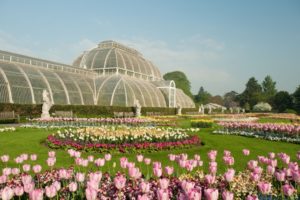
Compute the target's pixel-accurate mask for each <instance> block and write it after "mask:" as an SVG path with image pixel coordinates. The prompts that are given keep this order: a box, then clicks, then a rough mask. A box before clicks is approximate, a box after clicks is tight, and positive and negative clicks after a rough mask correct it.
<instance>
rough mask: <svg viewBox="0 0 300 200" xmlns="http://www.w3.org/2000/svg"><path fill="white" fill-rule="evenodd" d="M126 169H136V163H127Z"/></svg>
mask: <svg viewBox="0 0 300 200" xmlns="http://www.w3.org/2000/svg"><path fill="white" fill-rule="evenodd" d="M126 167H127V168H128V169H129V168H133V167H135V163H134V162H127V164H126Z"/></svg>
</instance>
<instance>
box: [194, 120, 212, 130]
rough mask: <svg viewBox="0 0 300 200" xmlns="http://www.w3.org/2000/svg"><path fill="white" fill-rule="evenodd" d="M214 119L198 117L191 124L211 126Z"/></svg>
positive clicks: (198, 126) (201, 126)
mask: <svg viewBox="0 0 300 200" xmlns="http://www.w3.org/2000/svg"><path fill="white" fill-rule="evenodd" d="M213 123H214V121H212V120H207V119H198V120H192V121H191V126H192V127H197V128H211V127H212V126H213Z"/></svg>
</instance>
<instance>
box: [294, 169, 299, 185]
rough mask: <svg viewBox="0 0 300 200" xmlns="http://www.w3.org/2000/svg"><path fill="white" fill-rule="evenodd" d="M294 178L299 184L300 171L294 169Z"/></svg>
mask: <svg viewBox="0 0 300 200" xmlns="http://www.w3.org/2000/svg"><path fill="white" fill-rule="evenodd" d="M292 178H293V180H294V181H295V182H296V183H297V184H299V183H300V171H293V172H292Z"/></svg>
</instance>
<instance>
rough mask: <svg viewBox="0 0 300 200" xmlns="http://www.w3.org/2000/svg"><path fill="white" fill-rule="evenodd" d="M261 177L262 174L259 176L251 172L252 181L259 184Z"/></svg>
mask: <svg viewBox="0 0 300 200" xmlns="http://www.w3.org/2000/svg"><path fill="white" fill-rule="evenodd" d="M260 176H261V174H258V173H255V172H251V174H250V179H251V180H252V181H255V182H257V181H259V180H260Z"/></svg>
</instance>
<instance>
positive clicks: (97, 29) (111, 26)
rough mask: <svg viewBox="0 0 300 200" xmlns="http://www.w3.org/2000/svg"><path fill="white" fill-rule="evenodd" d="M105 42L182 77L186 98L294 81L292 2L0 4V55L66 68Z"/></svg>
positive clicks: (298, 21) (299, 29)
mask: <svg viewBox="0 0 300 200" xmlns="http://www.w3.org/2000/svg"><path fill="white" fill-rule="evenodd" d="M107 39H112V40H116V41H119V42H121V43H124V44H126V45H129V46H131V47H133V48H136V49H137V50H139V51H140V52H141V53H142V54H143V55H144V56H145V57H146V58H148V59H150V60H151V61H153V62H154V63H155V64H156V65H157V66H158V68H159V69H160V70H161V71H162V73H166V72H169V71H174V70H181V71H183V72H185V73H186V74H187V76H188V78H189V80H190V81H191V83H192V91H193V92H194V93H196V92H197V91H198V90H199V87H200V86H204V88H205V89H206V90H208V91H209V92H211V93H212V94H214V95H216V94H221V95H223V94H224V93H225V92H228V91H231V90H235V91H237V92H242V91H243V89H244V88H245V83H246V82H247V80H248V79H249V78H250V77H251V76H254V77H256V78H257V79H258V81H259V82H261V81H262V80H263V78H264V77H265V76H266V75H271V76H272V78H273V79H274V80H276V82H277V88H278V89H279V90H287V91H289V92H293V91H295V89H296V87H297V86H298V85H299V84H300V1H298V0H294V1H293V0H290V1H281V0H278V1H277V0H264V1H261V0H253V1H239V0H235V1H233V0H228V1H217V0H213V1H200V0H190V1H180V0H166V1H158V0H152V1H146V0H127V1H125V0H112V1H102V0H98V1H96V0H95V1H62V0H51V1H40V0H35V1H33V0H27V1H15V0H0V49H1V50H8V51H13V52H18V53H22V54H26V55H29V56H36V57H40V58H44V59H50V60H55V61H59V62H63V63H67V64H71V63H72V61H73V60H74V59H75V58H76V57H77V56H78V55H79V54H80V53H81V52H82V51H84V50H87V49H90V48H92V47H94V46H95V45H96V44H97V43H99V42H100V41H103V40H107Z"/></svg>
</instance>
